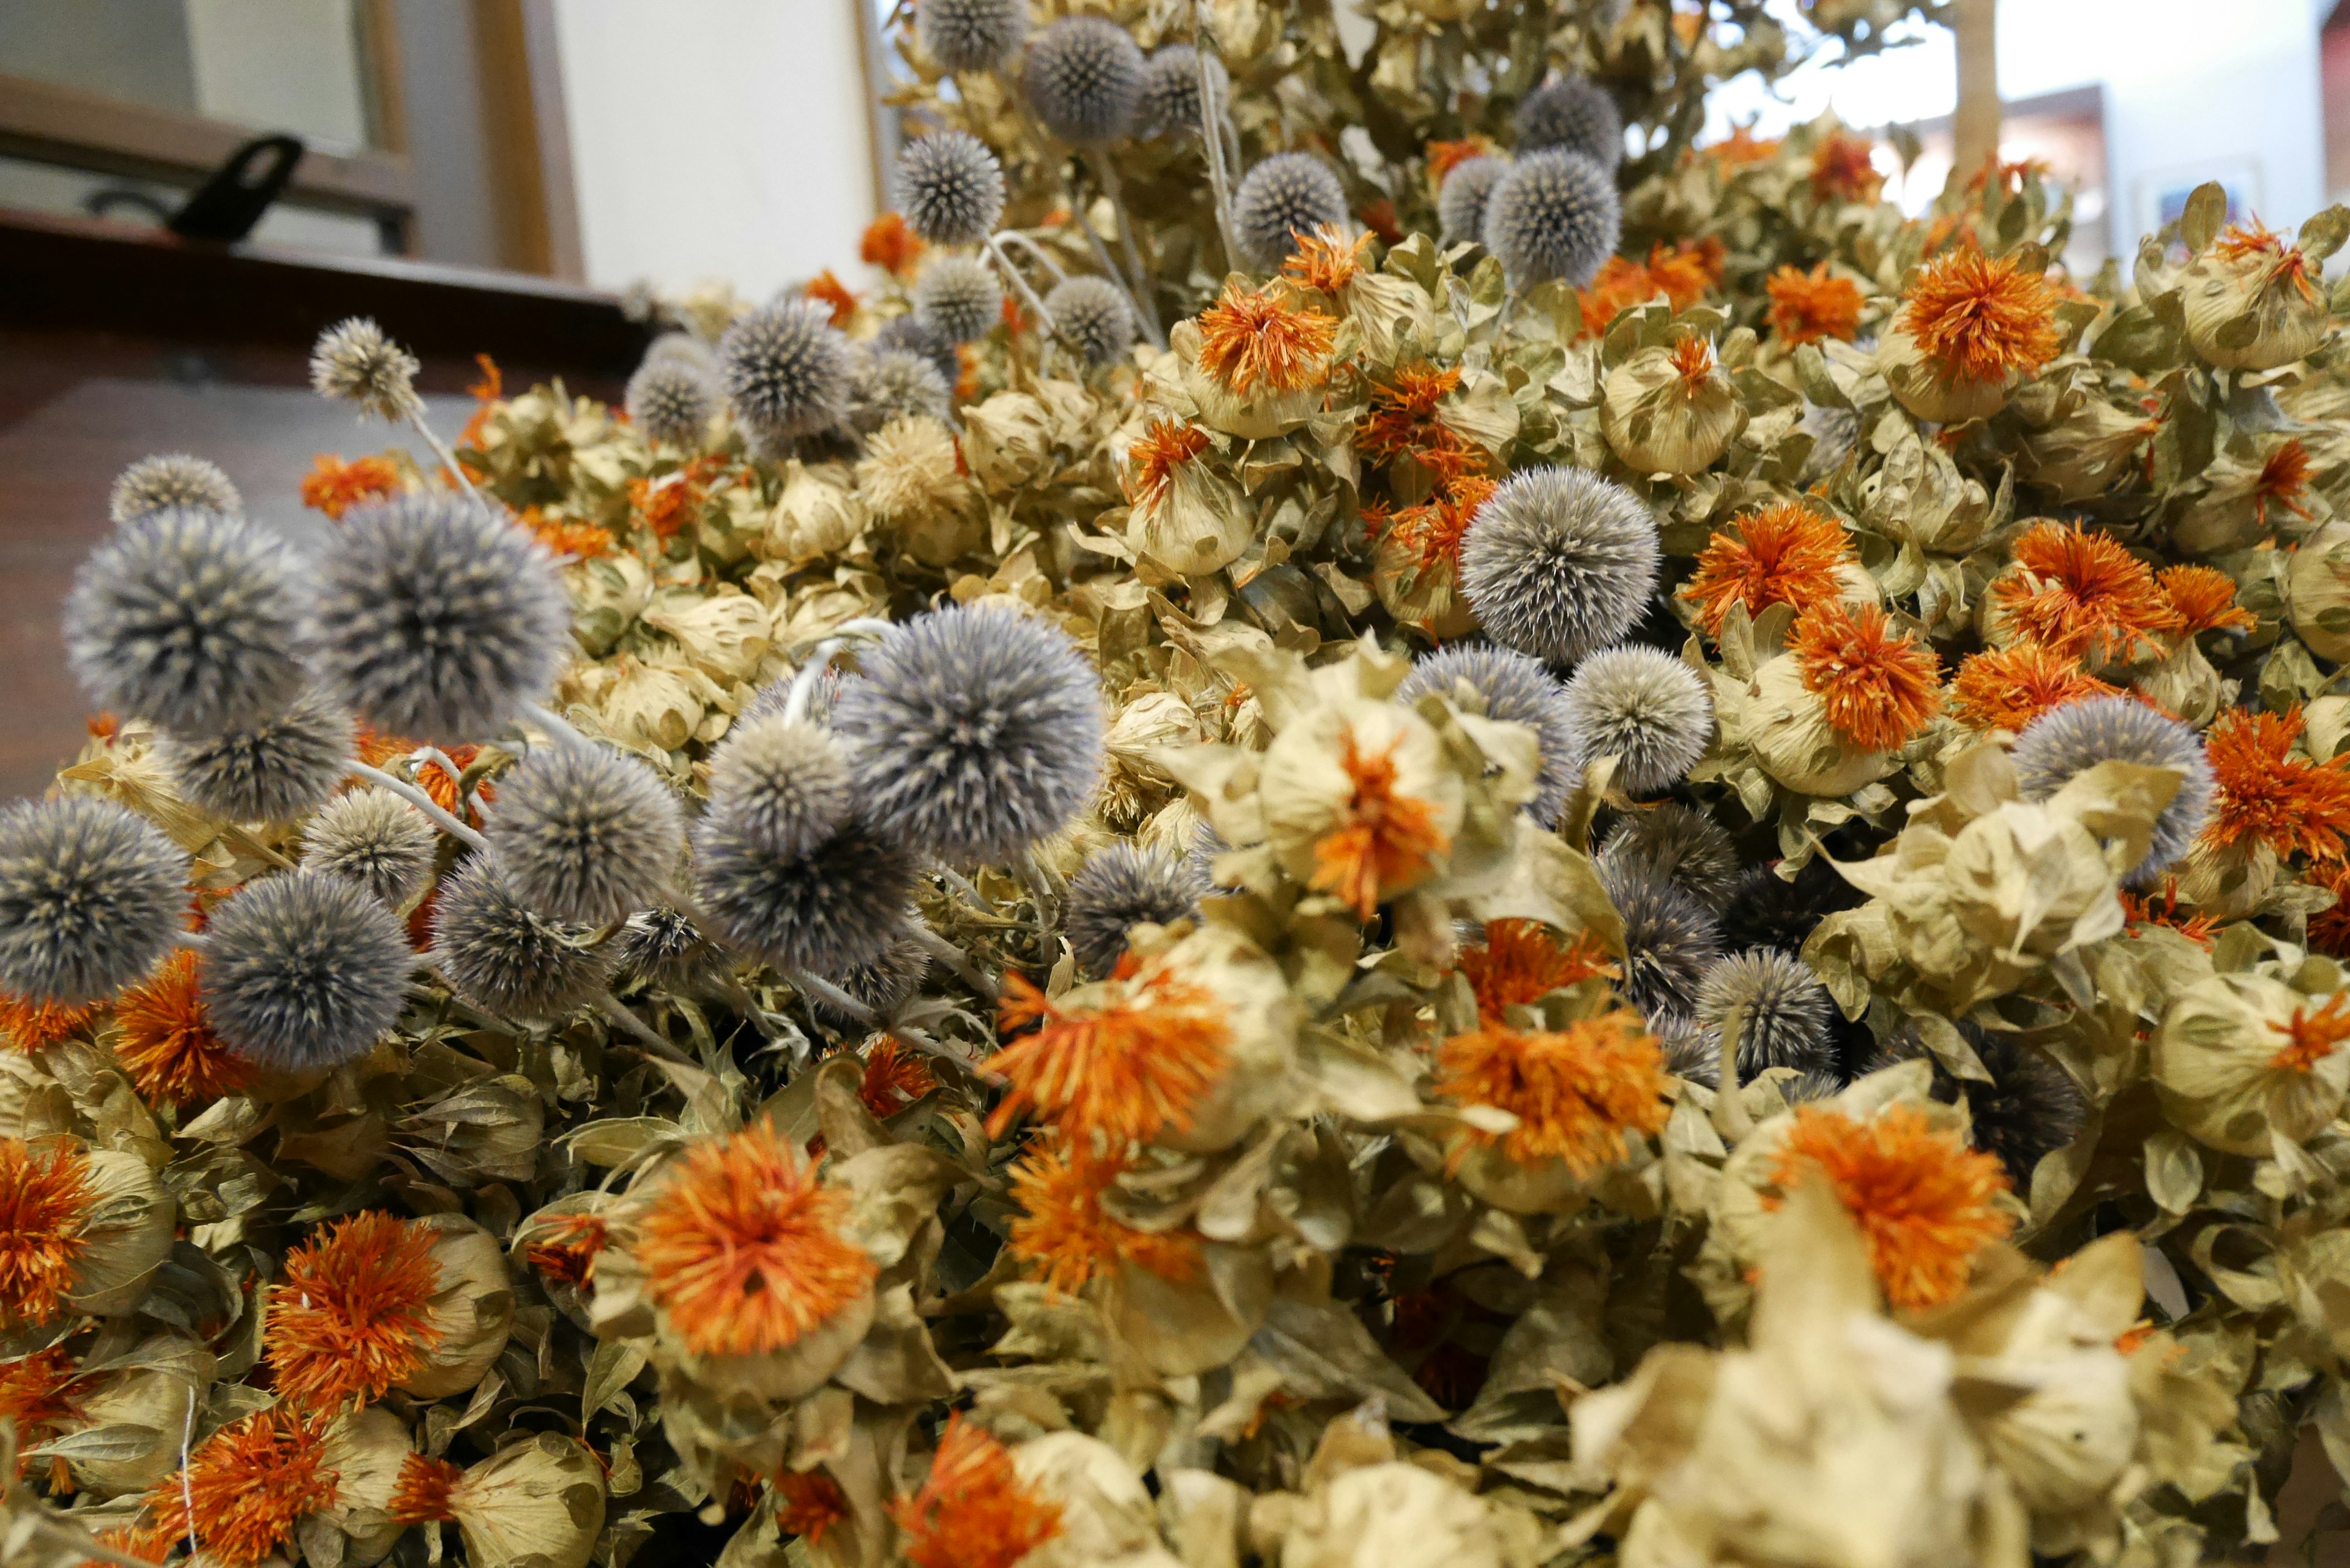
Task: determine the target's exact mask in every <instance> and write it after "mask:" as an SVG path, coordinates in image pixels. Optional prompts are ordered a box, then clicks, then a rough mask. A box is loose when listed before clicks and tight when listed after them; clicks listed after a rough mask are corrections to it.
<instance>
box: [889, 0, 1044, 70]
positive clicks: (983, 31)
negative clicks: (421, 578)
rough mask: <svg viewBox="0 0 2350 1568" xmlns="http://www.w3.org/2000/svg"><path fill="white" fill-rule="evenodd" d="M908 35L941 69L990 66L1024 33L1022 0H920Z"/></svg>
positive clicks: (1004, 57) (1006, 55) (1008, 54)
mask: <svg viewBox="0 0 2350 1568" xmlns="http://www.w3.org/2000/svg"><path fill="white" fill-rule="evenodd" d="M914 36H916V37H918V38H920V40H921V41H922V52H923V53H924V54H926V55H928V56H930V57H931V59H932V60H934V61H936V62H937V63H938V64H939V65H940V66H941V67H943V68H944V69H947V70H950V71H989V70H993V69H994V68H995V67H998V66H1000V65H1002V64H1003V62H1004V61H1006V60H1008V59H1010V58H1011V57H1013V56H1014V54H1016V53H1017V52H1018V51H1019V48H1020V45H1021V42H1022V40H1024V38H1026V37H1027V36H1028V0H922V4H921V5H920V7H919V8H918V9H916V11H915V12H914Z"/></svg>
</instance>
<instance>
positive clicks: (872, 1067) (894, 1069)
mask: <svg viewBox="0 0 2350 1568" xmlns="http://www.w3.org/2000/svg"><path fill="white" fill-rule="evenodd" d="M938 1086H939V1080H938V1078H937V1076H936V1075H934V1074H932V1073H931V1069H930V1064H928V1063H926V1062H924V1061H923V1060H922V1059H921V1058H920V1056H917V1055H915V1054H913V1053H912V1052H911V1051H909V1050H908V1049H907V1048H906V1047H905V1046H903V1045H900V1044H898V1042H897V1040H896V1039H895V1038H893V1037H892V1036H889V1035H887V1034H884V1035H881V1036H879V1037H878V1038H877V1039H875V1040H874V1041H873V1042H872V1044H869V1045H868V1046H867V1047H866V1048H865V1074H864V1075H863V1076H862V1077H860V1078H859V1079H858V1081H857V1097H858V1100H860V1101H861V1102H863V1104H864V1106H865V1108H866V1109H867V1110H868V1111H870V1112H872V1113H873V1116H874V1117H875V1119H877V1120H883V1119H887V1118H888V1117H890V1116H896V1115H897V1114H898V1113H899V1111H902V1110H904V1109H905V1108H906V1107H907V1106H910V1105H912V1104H913V1103H914V1102H915V1101H916V1100H919V1099H920V1098H921V1097H922V1096H924V1095H927V1094H929V1093H930V1092H931V1090H932V1089H935V1088H937V1087H938Z"/></svg>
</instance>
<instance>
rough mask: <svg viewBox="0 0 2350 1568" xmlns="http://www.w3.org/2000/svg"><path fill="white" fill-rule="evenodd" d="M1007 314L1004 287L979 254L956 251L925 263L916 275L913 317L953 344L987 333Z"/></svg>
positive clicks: (965, 341) (937, 335) (934, 257)
mask: <svg viewBox="0 0 2350 1568" xmlns="http://www.w3.org/2000/svg"><path fill="white" fill-rule="evenodd" d="M913 319H914V320H915V321H916V322H919V323H920V325H921V326H923V327H927V328H928V329H929V330H930V331H931V333H932V334H934V335H935V336H936V337H939V338H940V339H941V341H943V342H945V343H949V344H954V343H969V342H972V341H973V340H974V339H977V338H980V337H985V336H987V334H988V332H989V331H990V330H991V329H993V327H994V326H995V324H996V323H997V322H998V321H1001V320H1002V319H1003V286H1002V285H1001V284H999V283H997V282H996V281H995V269H994V268H993V267H991V266H989V265H987V264H986V263H985V262H983V261H982V260H981V259H980V258H979V257H977V256H968V255H958V254H954V253H952V252H947V253H945V254H939V255H934V256H932V257H931V259H930V260H928V261H926V262H924V263H923V264H922V271H921V275H920V276H919V277H917V278H915V279H914V315H913Z"/></svg>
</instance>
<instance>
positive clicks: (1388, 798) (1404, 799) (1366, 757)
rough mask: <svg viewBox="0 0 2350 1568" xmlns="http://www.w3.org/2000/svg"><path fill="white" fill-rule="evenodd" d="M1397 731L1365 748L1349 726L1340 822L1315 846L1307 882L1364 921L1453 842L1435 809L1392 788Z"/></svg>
mask: <svg viewBox="0 0 2350 1568" xmlns="http://www.w3.org/2000/svg"><path fill="white" fill-rule="evenodd" d="M1402 744H1403V737H1401V736H1400V735H1399V736H1397V737H1396V738H1395V739H1394V740H1392V741H1390V742H1388V745H1387V747H1386V749H1385V750H1383V751H1379V752H1376V753H1368V754H1366V753H1364V752H1363V751H1362V750H1361V749H1360V748H1359V747H1358V746H1357V744H1356V742H1355V732H1354V731H1353V730H1351V729H1350V730H1348V731H1347V737H1346V745H1345V750H1344V752H1343V753H1341V755H1340V758H1339V763H1340V765H1341V766H1343V767H1344V768H1345V769H1346V770H1347V779H1348V780H1349V781H1350V783H1351V784H1352V785H1353V788H1352V791H1351V792H1350V793H1349V794H1348V795H1347V803H1346V805H1344V806H1342V807H1341V808H1340V809H1339V813H1338V820H1337V823H1336V826H1333V827H1332V828H1331V829H1330V830H1329V831H1328V832H1327V833H1325V834H1324V835H1323V836H1321V838H1320V839H1319V840H1317V841H1316V842H1315V846H1314V875H1313V877H1312V878H1311V879H1310V882H1311V886H1312V887H1313V888H1315V890H1316V891H1318V892H1324V893H1329V894H1333V895H1335V896H1336V897H1337V898H1339V899H1340V900H1341V901H1342V902H1344V903H1345V904H1346V905H1347V907H1348V908H1349V909H1353V910H1354V911H1355V918H1356V919H1359V920H1363V921H1365V922H1368V921H1369V919H1371V917H1372V916H1373V915H1375V914H1377V913H1378V907H1379V901H1380V899H1381V898H1382V897H1383V896H1384V895H1385V894H1387V893H1388V892H1399V891H1401V890H1402V889H1403V888H1407V887H1409V886H1410V885H1411V884H1412V883H1414V882H1417V881H1419V879H1420V877H1422V876H1424V875H1425V874H1426V873H1427V872H1428V871H1429V870H1430V868H1431V867H1434V865H1435V863H1436V861H1437V859H1438V858H1439V857H1441V856H1443V855H1444V854H1446V853H1447V852H1449V851H1450V850H1451V847H1452V840H1451V837H1450V836H1448V835H1447V834H1445V833H1444V831H1443V830H1442V829H1440V828H1439V827H1438V826H1436V807H1435V806H1434V805H1430V803H1428V802H1427V801H1424V800H1420V799H1419V798H1418V797H1416V796H1413V795H1409V794H1403V793H1402V792H1401V791H1399V789H1397V788H1396V776H1397V768H1396V752H1397V750H1398V749H1399V747H1400V746H1401V745H1402Z"/></svg>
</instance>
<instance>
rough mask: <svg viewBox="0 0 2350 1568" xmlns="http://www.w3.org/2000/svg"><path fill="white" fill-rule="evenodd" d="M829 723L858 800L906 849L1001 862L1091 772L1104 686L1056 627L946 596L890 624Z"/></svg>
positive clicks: (1063, 809) (1044, 827) (1065, 816)
mask: <svg viewBox="0 0 2350 1568" xmlns="http://www.w3.org/2000/svg"><path fill="white" fill-rule="evenodd" d="M860 661H861V663H862V666H863V671H864V673H863V677H862V678H861V679H859V680H856V681H853V682H851V683H850V684H849V685H848V686H847V688H846V689H845V690H844V691H842V692H841V696H840V703H839V706H838V708H837V710H836V711H835V712H834V714H833V727H834V729H835V730H836V731H837V732H838V733H839V735H840V738H841V740H842V741H843V742H845V743H846V744H847V747H848V753H849V765H850V768H851V770H852V771H853V772H854V774H855V775H856V778H857V784H858V791H859V794H860V795H861V796H862V797H863V801H864V805H865V807H866V809H867V810H868V811H869V812H871V813H872V814H873V816H874V819H875V820H876V821H879V822H883V823H887V824H888V825H889V828H890V830H891V831H892V832H893V833H895V834H896V835H898V836H899V837H900V838H902V839H903V840H904V841H905V842H906V843H907V844H908V845H909V846H911V847H914V848H917V849H921V850H925V851H927V852H929V853H931V854H933V855H938V856H942V857H950V858H955V859H963V860H1003V859H1007V858H1009V857H1012V856H1014V855H1015V854H1017V853H1018V852H1019V851H1020V850H1021V849H1022V848H1024V847H1025V846H1027V845H1030V844H1033V843H1035V841H1036V840H1037V839H1040V838H1043V837H1045V836H1046V835H1048V834H1050V833H1052V832H1054V831H1055V830H1056V829H1058V828H1059V827H1060V826H1062V825H1063V824H1065V823H1066V822H1067V821H1068V820H1069V819H1070V818H1071V817H1073V816H1075V815H1076V814H1077V812H1078V811H1079V810H1080V809H1081V808H1082V807H1083V806H1084V805H1085V803H1086V801H1087V798H1088V797H1089V796H1090V795H1091V794H1093V791H1094V787H1095V785H1096V784H1097V782H1098V781H1099V779H1100V777H1101V769H1102V756H1103V753H1102V743H1103V721H1102V706H1101V695H1100V691H1099V687H1098V682H1097V679H1096V677H1095V675H1094V670H1093V667H1092V666H1091V665H1090V664H1088V663H1087V662H1086V659H1085V656H1084V655H1083V654H1082V653H1080V652H1078V651H1077V648H1076V644H1075V643H1073V642H1071V641H1070V640H1069V638H1068V635H1067V634H1066V633H1065V632H1063V631H1062V630H1061V629H1060V628H1057V627H1055V626H1052V625H1049V624H1047V623H1046V622H1045V621H1042V620H1038V619H1035V618H1031V617H1029V616H1026V615H1023V614H1019V613H1017V612H1013V611H1006V610H1002V609H994V608H971V607H963V606H960V605H959V606H955V607H951V608H947V609H941V610H933V611H931V613H929V614H927V615H923V616H919V617H917V618H914V619H913V620H911V621H910V622H907V623H906V624H904V625H902V626H899V627H896V628H892V629H891V631H890V632H889V635H888V636H886V637H884V638H883V639H881V640H880V641H879V643H878V644H877V645H876V646H874V647H873V648H871V649H868V650H867V651H865V652H864V653H863V654H862V655H861V657H860Z"/></svg>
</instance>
